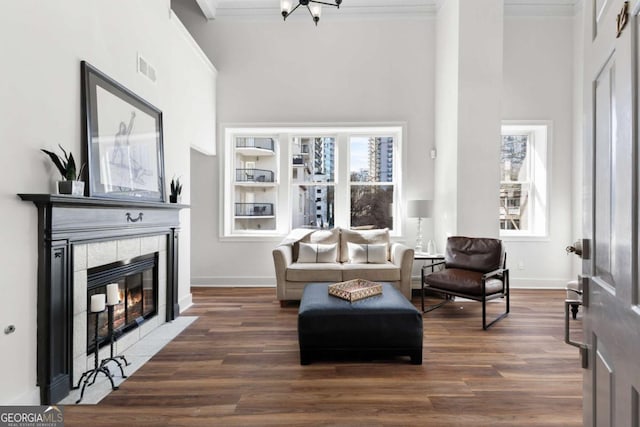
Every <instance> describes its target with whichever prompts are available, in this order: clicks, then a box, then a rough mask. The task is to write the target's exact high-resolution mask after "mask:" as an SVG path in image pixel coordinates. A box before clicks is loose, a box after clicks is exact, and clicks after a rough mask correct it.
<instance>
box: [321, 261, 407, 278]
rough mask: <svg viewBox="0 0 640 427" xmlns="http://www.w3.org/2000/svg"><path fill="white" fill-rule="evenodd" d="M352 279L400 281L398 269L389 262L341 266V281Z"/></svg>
mask: <svg viewBox="0 0 640 427" xmlns="http://www.w3.org/2000/svg"><path fill="white" fill-rule="evenodd" d="M321 265H328V264H321ZM353 279H365V280H371V281H373V282H397V281H399V280H400V268H398V266H397V265H394V264H391V263H390V262H387V263H386V264H342V280H343V281H346V280H353Z"/></svg>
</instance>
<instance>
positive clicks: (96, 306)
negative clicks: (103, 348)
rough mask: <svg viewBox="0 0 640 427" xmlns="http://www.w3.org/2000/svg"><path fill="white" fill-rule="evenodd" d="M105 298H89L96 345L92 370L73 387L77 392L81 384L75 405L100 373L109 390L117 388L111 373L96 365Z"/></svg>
mask: <svg viewBox="0 0 640 427" xmlns="http://www.w3.org/2000/svg"><path fill="white" fill-rule="evenodd" d="M105 297H106V295H105V294H97V295H92V296H91V312H92V313H94V314H95V316H96V320H95V322H96V323H95V335H94V339H95V343H96V344H95V350H94V354H95V357H94V359H93V369H90V370H88V371H87V372H85V373H84V374H82V376H81V377H80V379H79V380H78V385H77V386H75V387H73V389H74V390H77V389H79V388H80V384H82V390H81V391H80V398H79V399H78V400H76V404H78V403H80V402H81V401H82V398H83V397H84V390H85V389H86V388H87V385H90V386H91V385H93V384H94V383H95V382H96V378H97V377H98V374H99V373H101V372H102V373H103V374H104V375H105V376H106V377H107V378H109V381H110V382H111V389H112V390H117V389H118V386H117V385H115V383H114V382H113V378H112V376H111V372H109V370H108V369H106V368H105V367H104V366H102V365H98V350H99V349H98V316H99V315H100V313H102V312H104V309H105V302H106V298H105Z"/></svg>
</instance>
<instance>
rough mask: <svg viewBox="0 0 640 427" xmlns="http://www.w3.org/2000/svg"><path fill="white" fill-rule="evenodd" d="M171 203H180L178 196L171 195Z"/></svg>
mask: <svg viewBox="0 0 640 427" xmlns="http://www.w3.org/2000/svg"><path fill="white" fill-rule="evenodd" d="M169 203H178V195H177V194H169Z"/></svg>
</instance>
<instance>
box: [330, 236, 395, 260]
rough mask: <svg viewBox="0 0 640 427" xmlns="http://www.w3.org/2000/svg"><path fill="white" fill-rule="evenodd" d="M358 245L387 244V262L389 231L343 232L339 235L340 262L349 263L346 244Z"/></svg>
mask: <svg viewBox="0 0 640 427" xmlns="http://www.w3.org/2000/svg"><path fill="white" fill-rule="evenodd" d="M348 242H351V243H360V244H363V243H365V244H374V243H386V244H387V260H389V259H390V258H389V242H390V238H389V229H388V228H383V229H376V230H358V231H355V230H345V229H343V230H342V232H341V233H340V261H341V262H347V261H349V248H348V246H347V243H348Z"/></svg>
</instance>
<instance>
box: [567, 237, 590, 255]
mask: <svg viewBox="0 0 640 427" xmlns="http://www.w3.org/2000/svg"><path fill="white" fill-rule="evenodd" d="M565 251H567V253H568V254H570V253H574V254H576V255H578V256H579V257H580V258H582V259H589V239H580V240H576V241H575V242H574V243H573V245H569V246H567V247H566V248H565Z"/></svg>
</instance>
